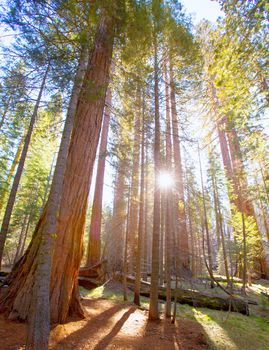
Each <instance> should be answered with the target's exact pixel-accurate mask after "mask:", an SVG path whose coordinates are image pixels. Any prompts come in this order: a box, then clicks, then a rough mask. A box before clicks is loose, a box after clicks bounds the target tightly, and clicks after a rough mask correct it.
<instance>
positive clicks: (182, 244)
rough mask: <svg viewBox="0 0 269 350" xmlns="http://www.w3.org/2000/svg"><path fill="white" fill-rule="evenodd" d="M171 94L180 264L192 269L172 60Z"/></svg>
mask: <svg viewBox="0 0 269 350" xmlns="http://www.w3.org/2000/svg"><path fill="white" fill-rule="evenodd" d="M170 95H171V112H172V113H171V114H172V131H173V154H174V163H175V176H176V190H177V193H178V200H177V203H178V217H179V236H180V241H179V253H180V264H181V267H183V268H184V269H186V270H189V269H190V258H189V242H188V231H187V224H186V213H185V199H184V184H183V168H182V160H181V150H180V139H179V129H178V118H177V109H176V95H175V83H174V76H173V66H172V62H171V60H170Z"/></svg>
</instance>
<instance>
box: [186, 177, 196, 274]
mask: <svg viewBox="0 0 269 350" xmlns="http://www.w3.org/2000/svg"><path fill="white" fill-rule="evenodd" d="M187 182H188V181H187ZM187 196H188V201H187V210H188V221H189V232H190V239H191V272H192V275H193V276H196V275H197V268H196V251H195V250H196V249H195V242H196V239H195V237H194V232H193V224H192V209H191V196H190V189H189V184H187Z"/></svg>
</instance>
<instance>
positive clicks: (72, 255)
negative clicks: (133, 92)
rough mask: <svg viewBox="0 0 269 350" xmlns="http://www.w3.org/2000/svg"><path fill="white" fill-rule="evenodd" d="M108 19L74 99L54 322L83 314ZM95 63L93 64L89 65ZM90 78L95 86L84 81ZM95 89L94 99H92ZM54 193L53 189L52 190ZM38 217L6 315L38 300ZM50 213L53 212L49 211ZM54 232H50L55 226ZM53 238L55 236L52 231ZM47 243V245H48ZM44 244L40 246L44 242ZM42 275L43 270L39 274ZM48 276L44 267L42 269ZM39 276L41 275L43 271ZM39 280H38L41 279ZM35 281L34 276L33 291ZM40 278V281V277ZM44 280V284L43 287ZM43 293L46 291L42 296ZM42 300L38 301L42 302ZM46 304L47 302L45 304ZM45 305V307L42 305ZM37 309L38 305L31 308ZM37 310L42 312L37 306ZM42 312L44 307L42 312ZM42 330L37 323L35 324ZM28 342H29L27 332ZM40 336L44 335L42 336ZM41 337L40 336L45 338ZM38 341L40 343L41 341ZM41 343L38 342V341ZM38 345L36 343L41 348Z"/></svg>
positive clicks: (5, 299)
mask: <svg viewBox="0 0 269 350" xmlns="http://www.w3.org/2000/svg"><path fill="white" fill-rule="evenodd" d="M113 35H114V29H113V22H112V20H111V19H110V18H109V17H104V18H102V20H101V22H100V24H99V26H98V29H97V33H96V37H95V42H94V48H93V50H92V52H91V55H90V58H89V64H88V68H87V72H86V74H85V78H84V83H83V88H82V92H81V95H80V97H79V102H78V105H77V108H75V110H76V116H75V122H74V128H73V134H72V139H71V143H70V147H69V153H68V157H67V163H66V169H65V176H64V182H63V188H62V196H61V202H60V206H59V208H60V210H59V217H58V220H57V230H56V233H57V239H56V241H55V244H54V246H55V248H54V257H53V265H52V274H51V276H52V278H51V319H52V321H53V322H64V321H65V320H66V317H67V315H68V312H69V311H72V312H75V313H77V314H79V315H82V309H81V305H80V301H79V298H78V293H77V275H78V269H79V264H80V259H81V253H82V237H83V231H84V225H85V217H86V209H87V199H88V193H89V185H90V181H91V176H92V169H93V163H94V159H95V155H96V148H97V144H98V138H99V133H100V129H101V123H102V115H103V108H104V104H105V92H106V88H107V84H108V79H109V67H110V62H111V56H112V46H113ZM93 67H94V69H93ZM93 81H94V82H95V84H94V85H92V84H90V88H89V82H93ZM96 93H97V95H98V98H96ZM54 194H55V192H54ZM47 210H48V209H47V208H45V210H44V214H43V215H42V216H41V218H40V220H39V222H38V225H37V227H36V230H35V232H34V238H33V240H32V242H31V244H30V245H29V247H28V249H27V252H26V253H25V254H24V256H23V257H22V259H21V260H20V261H19V262H18V263H17V265H16V266H15V268H14V269H13V271H12V273H11V274H10V276H9V281H11V282H12V283H11V284H10V286H9V288H8V290H7V293H5V295H4V296H2V297H1V300H0V305H1V307H2V308H7V309H8V310H9V311H10V317H12V318H20V319H26V318H27V317H28V316H29V305H30V303H32V305H34V304H35V303H36V302H39V301H40V296H41V294H42V296H43V297H44V299H45V301H46V300H47V299H46V297H45V295H44V294H43V291H44V290H42V293H41V294H39V295H37V296H36V295H35V296H34V297H32V287H33V283H34V281H35V280H34V279H33V274H34V271H35V269H36V265H37V253H38V250H39V247H40V243H41V242H40V237H41V233H42V232H44V226H45V224H46V221H47V227H50V225H49V223H50V222H49V220H46V211H47ZM52 216H53V217H54V216H55V212H52ZM46 232H47V233H48V235H47V236H45V235H44V236H43V237H47V238H48V239H44V240H42V242H43V243H42V250H41V251H43V252H44V251H46V252H47V253H48V254H47V255H48V256H50V248H51V245H50V243H51V238H52V234H53V231H49V230H48V231H46ZM54 233H55V231H54ZM53 236H54V237H55V235H53ZM48 243H49V244H48ZM44 245H45V246H44ZM45 256H46V254H39V259H41V261H40V260H38V265H40V266H41V271H42V270H43V267H45V266H48V265H47V264H49V263H50V259H48V260H47V259H45V261H42V259H43V258H42V257H45ZM41 275H42V274H41ZM45 276H46V280H47V276H48V270H47V268H45ZM42 277H43V278H44V275H42ZM42 281H43V280H42V279H41V282H42ZM39 282H40V280H38V279H37V280H36V284H37V290H38V289H39ZM42 283H43V282H42ZM47 286H48V284H47V283H46V288H47ZM47 294H48V293H46V296H47ZM45 304H46V303H45V302H43V305H45ZM47 306H48V305H47ZM47 306H46V307H47ZM36 310H38V307H37V308H36ZM39 311H40V312H41V313H42V315H43V312H42V311H41V310H39ZM44 313H45V312H44ZM35 326H36V327H37V332H38V329H39V328H40V327H41V326H42V330H41V331H40V332H42V333H43V332H44V328H45V327H44V328H43V325H42V323H41V324H40V323H39V322H37V323H36V325H35ZM29 336H30V338H29V339H30V340H29V343H30V344H31V343H32V340H31V339H32V337H31V334H30V335H29ZM44 338H45V337H44ZM44 338H43V337H42V339H44ZM42 344H43V343H42ZM42 346H43V345H42ZM40 349H41V347H40Z"/></svg>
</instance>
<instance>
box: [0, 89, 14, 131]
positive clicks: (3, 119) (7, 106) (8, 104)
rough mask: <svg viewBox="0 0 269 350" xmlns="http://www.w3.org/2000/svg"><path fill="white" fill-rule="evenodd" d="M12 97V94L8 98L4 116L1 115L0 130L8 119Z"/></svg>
mask: <svg viewBox="0 0 269 350" xmlns="http://www.w3.org/2000/svg"><path fill="white" fill-rule="evenodd" d="M11 98H12V96H11V95H10V96H9V98H8V100H7V104H6V107H5V110H4V112H3V114H2V117H1V120H0V130H1V129H2V127H3V125H4V122H5V120H6V116H7V113H8V110H9V106H10V102H11Z"/></svg>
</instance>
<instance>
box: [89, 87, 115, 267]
mask: <svg viewBox="0 0 269 350" xmlns="http://www.w3.org/2000/svg"><path fill="white" fill-rule="evenodd" d="M110 108H111V90H110V89H108V93H107V97H106V108H105V113H104V121H103V128H102V134H101V141H100V148H99V158H98V167H97V173H96V183H95V191H94V197H93V205H92V215H91V224H90V235H89V243H88V255H87V266H92V265H95V264H97V263H98V262H99V261H100V259H101V226H102V201H103V188H104V175H105V164H106V149H107V138H108V130H109V120H110Z"/></svg>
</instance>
